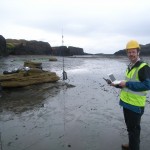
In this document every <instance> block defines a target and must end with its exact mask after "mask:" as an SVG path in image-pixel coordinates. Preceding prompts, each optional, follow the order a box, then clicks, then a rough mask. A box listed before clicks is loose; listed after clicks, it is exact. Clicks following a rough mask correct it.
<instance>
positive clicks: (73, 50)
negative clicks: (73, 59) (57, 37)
mask: <svg viewBox="0 0 150 150" xmlns="http://www.w3.org/2000/svg"><path fill="white" fill-rule="evenodd" d="M52 55H55V56H72V55H84V51H83V48H78V47H73V46H69V47H68V48H67V47H66V46H58V47H52Z"/></svg>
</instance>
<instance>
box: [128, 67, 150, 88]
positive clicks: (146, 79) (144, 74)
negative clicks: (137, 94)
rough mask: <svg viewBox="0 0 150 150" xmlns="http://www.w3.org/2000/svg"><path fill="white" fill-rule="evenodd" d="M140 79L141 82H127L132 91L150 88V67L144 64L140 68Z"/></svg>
mask: <svg viewBox="0 0 150 150" xmlns="http://www.w3.org/2000/svg"><path fill="white" fill-rule="evenodd" d="M138 73H139V80H140V81H141V82H131V81H129V82H126V86H127V87H128V88H129V89H130V90H132V91H147V90H150V67H149V66H148V65H146V66H144V67H143V68H141V69H140V70H139V72H138Z"/></svg>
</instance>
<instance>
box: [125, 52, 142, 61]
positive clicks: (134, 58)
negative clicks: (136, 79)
mask: <svg viewBox="0 0 150 150" xmlns="http://www.w3.org/2000/svg"><path fill="white" fill-rule="evenodd" d="M127 56H128V58H129V60H130V61H131V62H132V63H135V62H136V61H137V60H138V58H139V52H138V51H137V49H130V50H127Z"/></svg>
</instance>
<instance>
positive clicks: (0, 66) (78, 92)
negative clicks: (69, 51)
mask: <svg viewBox="0 0 150 150" xmlns="http://www.w3.org/2000/svg"><path fill="white" fill-rule="evenodd" d="M144 59H145V60H147V61H148V58H144ZM25 60H32V61H38V62H42V64H43V69H44V70H49V71H55V72H56V73H57V74H58V75H59V76H60V77H62V71H63V68H62V67H63V64H62V62H63V59H62V57H58V61H57V62H50V61H49V57H48V56H28V57H27V56H18V57H16V56H10V57H8V58H5V59H1V60H0V72H3V71H4V70H11V69H15V68H18V67H22V66H23V62H24V61H25ZM64 63H65V71H66V72H67V75H68V80H67V81H65V82H64V81H62V80H60V81H59V82H58V83H55V84H54V83H53V84H50V83H47V84H40V85H38V86H37V85H36V86H35V85H34V86H29V87H25V88H21V89H13V90H12V89H11V90H10V89H9V90H4V91H3V92H2V97H1V98H0V150H41V149H42V150H68V149H70V150H110V149H111V150H120V149H121V147H120V146H121V144H122V143H126V142H127V132H126V127H125V124H124V120H123V114H122V108H120V106H119V104H118V103H119V89H115V88H113V87H110V86H108V85H107V84H106V83H105V81H104V80H103V77H107V74H109V73H114V75H115V76H116V78H117V79H123V77H124V76H123V75H124V71H125V69H126V66H127V64H128V60H127V58H126V57H117V58H103V57H100V58H69V57H68V58H65V59H64ZM66 83H68V84H70V85H74V86H75V87H72V88H69V87H68V86H67V84H66ZM148 100H149V101H150V99H149V95H148ZM149 114H150V104H149V102H147V104H146V108H145V113H144V115H143V117H142V123H141V127H142V131H141V150H149V147H150V139H149V135H150V123H149V122H150V115H149Z"/></svg>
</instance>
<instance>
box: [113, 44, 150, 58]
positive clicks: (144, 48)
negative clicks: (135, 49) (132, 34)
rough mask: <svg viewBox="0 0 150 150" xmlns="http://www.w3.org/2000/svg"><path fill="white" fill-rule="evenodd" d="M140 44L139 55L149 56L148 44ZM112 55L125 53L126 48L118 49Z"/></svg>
mask: <svg viewBox="0 0 150 150" xmlns="http://www.w3.org/2000/svg"><path fill="white" fill-rule="evenodd" d="M140 46H141V50H140V51H141V53H140V55H141V56H150V44H146V45H140ZM114 55H126V50H125V49H124V50H119V51H118V52H115V53H114Z"/></svg>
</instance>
